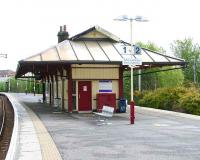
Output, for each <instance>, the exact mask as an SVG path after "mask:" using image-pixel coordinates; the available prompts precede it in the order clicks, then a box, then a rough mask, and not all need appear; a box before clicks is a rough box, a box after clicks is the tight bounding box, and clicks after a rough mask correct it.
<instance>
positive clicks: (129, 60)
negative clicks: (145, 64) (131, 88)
mask: <svg viewBox="0 0 200 160" xmlns="http://www.w3.org/2000/svg"><path fill="white" fill-rule="evenodd" d="M122 64H123V65H127V66H136V65H142V58H141V55H135V57H134V56H127V57H125V56H124V57H123V61H122Z"/></svg>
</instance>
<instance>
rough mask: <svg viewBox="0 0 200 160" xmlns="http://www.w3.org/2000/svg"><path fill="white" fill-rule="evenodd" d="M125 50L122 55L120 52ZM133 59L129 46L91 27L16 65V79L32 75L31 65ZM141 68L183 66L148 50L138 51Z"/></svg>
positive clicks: (111, 35)
mask: <svg viewBox="0 0 200 160" xmlns="http://www.w3.org/2000/svg"><path fill="white" fill-rule="evenodd" d="M124 47H126V51H124ZM127 57H129V58H130V57H132V58H133V59H134V58H135V56H133V55H132V54H131V49H130V45H129V44H128V43H126V42H123V41H120V39H119V38H118V37H117V36H115V35H113V34H111V33H109V32H108V31H106V30H104V29H102V28H101V27H99V26H95V27H92V28H90V29H88V30H86V31H84V32H82V33H80V34H77V35H75V36H73V37H71V38H70V39H68V40H65V41H63V42H61V43H59V44H57V45H55V46H53V47H50V48H48V49H46V50H44V51H42V52H41V53H39V54H36V55H33V56H31V57H28V58H26V59H23V60H21V61H19V64H18V68H17V73H16V76H18V77H19V76H21V75H22V74H25V72H26V73H27V72H29V70H30V71H32V69H25V67H26V68H31V67H32V65H34V64H49V63H54V64H59V63H60V64H84V63H85V64H122V61H123V59H124V58H127ZM141 58H142V66H136V68H138V67H144V66H145V67H148V66H150V67H151V66H154V67H155V66H173V65H182V66H184V65H185V64H186V63H185V61H184V60H183V59H180V58H175V57H172V56H167V55H165V54H160V53H158V52H154V51H150V50H148V49H144V48H142V49H141Z"/></svg>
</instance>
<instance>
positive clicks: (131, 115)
mask: <svg viewBox="0 0 200 160" xmlns="http://www.w3.org/2000/svg"><path fill="white" fill-rule="evenodd" d="M114 20H116V21H129V22H130V44H131V54H132V55H133V54H134V53H133V21H137V22H147V21H148V20H147V19H146V18H144V17H142V16H135V17H129V16H127V15H122V16H119V17H117V18H115V19H114ZM133 67H134V66H130V68H131V102H130V123H131V124H134V119H135V115H134V114H135V113H134V105H135V104H134V101H133Z"/></svg>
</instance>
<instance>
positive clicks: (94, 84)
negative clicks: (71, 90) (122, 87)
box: [76, 80, 119, 110]
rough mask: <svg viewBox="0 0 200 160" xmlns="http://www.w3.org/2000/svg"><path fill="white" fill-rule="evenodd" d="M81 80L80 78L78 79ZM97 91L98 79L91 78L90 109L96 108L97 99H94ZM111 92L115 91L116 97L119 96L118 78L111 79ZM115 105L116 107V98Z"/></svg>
mask: <svg viewBox="0 0 200 160" xmlns="http://www.w3.org/2000/svg"><path fill="white" fill-rule="evenodd" d="M79 81H81V80H79ZM79 81H76V93H77V96H76V97H77V98H76V104H77V106H76V109H77V110H78V82H79ZM97 93H99V80H92V109H96V108H97V105H96V104H97V101H96V100H94V99H96V95H97ZM111 93H116V99H118V98H119V85H118V80H112V92H111ZM116 106H117V107H118V100H116Z"/></svg>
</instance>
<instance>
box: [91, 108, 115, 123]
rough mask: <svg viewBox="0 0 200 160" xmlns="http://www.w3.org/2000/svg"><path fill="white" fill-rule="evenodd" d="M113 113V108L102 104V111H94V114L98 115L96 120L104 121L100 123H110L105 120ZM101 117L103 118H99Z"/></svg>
mask: <svg viewBox="0 0 200 160" xmlns="http://www.w3.org/2000/svg"><path fill="white" fill-rule="evenodd" d="M113 113H114V108H113V107H109V106H103V108H102V112H100V113H99V112H94V114H95V115H97V116H98V117H99V119H98V122H101V121H105V123H102V124H111V123H108V122H106V121H107V120H108V118H111V117H112V116H113ZM101 117H103V118H104V119H103V120H101Z"/></svg>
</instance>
